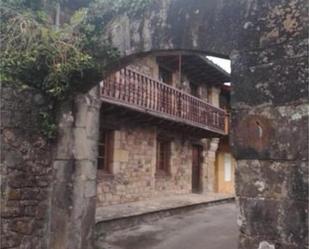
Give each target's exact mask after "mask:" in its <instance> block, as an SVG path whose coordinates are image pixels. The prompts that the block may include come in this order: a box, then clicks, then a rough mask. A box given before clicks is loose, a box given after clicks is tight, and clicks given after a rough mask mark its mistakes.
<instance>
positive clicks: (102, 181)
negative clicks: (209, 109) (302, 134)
mask: <svg viewBox="0 0 309 249" xmlns="http://www.w3.org/2000/svg"><path fill="white" fill-rule="evenodd" d="M129 67H130V68H132V69H134V70H136V71H138V72H141V73H143V74H146V75H148V76H150V77H152V78H154V79H158V75H159V65H158V64H157V62H156V57H155V56H147V57H143V58H140V59H137V60H135V61H134V63H132V64H130V66H129ZM172 76H173V82H172V85H173V86H174V87H176V88H178V89H181V90H182V91H185V92H187V93H189V94H191V85H190V80H189V79H188V78H187V76H186V75H183V76H182V81H180V79H179V73H178V71H177V70H176V71H174V72H173V75H172ZM219 93H220V89H219V88H215V87H209V86H207V82H205V84H199V85H198V90H197V97H199V98H200V99H202V100H204V101H207V102H209V103H211V104H213V105H215V106H219ZM102 120H103V121H102V122H103V123H104V122H108V123H109V125H111V124H112V123H113V122H114V123H115V124H116V123H117V124H122V125H121V127H120V128H118V129H117V130H115V131H114V145H113V146H114V149H113V151H114V153H113V160H112V167H111V168H112V172H111V174H106V173H105V174H104V173H102V171H101V172H100V171H98V184H97V186H98V187H97V193H98V194H97V200H98V202H97V203H98V204H97V205H98V206H106V205H114V204H120V203H126V202H133V201H139V200H144V199H148V198H151V197H159V196H165V195H167V194H184V193H190V192H192V144H193V143H194V144H196V143H198V144H199V145H201V146H202V147H203V151H202V160H201V166H200V167H201V168H200V184H199V185H200V192H207V191H211V192H213V191H214V189H215V180H216V175H215V155H216V154H215V152H216V149H217V147H218V142H219V140H218V139H217V140H216V139H215V140H213V141H210V140H209V139H203V140H198V139H192V138H190V137H189V136H188V135H186V136H184V135H183V134H177V133H173V134H171V132H170V131H167V133H168V134H167V136H168V137H169V139H170V140H171V156H170V170H169V174H166V175H156V143H157V136H158V134H159V133H160V134H161V133H163V134H164V131H162V130H160V129H158V128H157V127H150V126H148V127H147V126H142V125H140V124H133V123H130V122H129V121H128V120H126V121H125V122H122V121H121V120H120V119H119V118H116V117H110V116H109V117H105V118H104V117H103V118H102ZM103 125H104V124H103ZM111 126H113V125H111ZM118 126H119V125H118Z"/></svg>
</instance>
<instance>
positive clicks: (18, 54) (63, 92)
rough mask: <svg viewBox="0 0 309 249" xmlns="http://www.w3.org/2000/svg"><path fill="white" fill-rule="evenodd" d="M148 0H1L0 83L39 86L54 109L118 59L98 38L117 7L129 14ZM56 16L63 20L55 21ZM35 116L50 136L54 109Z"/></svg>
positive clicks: (113, 51) (116, 54) (52, 129)
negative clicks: (37, 116) (59, 22)
mask: <svg viewBox="0 0 309 249" xmlns="http://www.w3.org/2000/svg"><path fill="white" fill-rule="evenodd" d="M150 2H151V1H150V0H131V1H127V0H83V1H80V0H74V1H73V0H58V1H57V0H49V1H48V0H47V1H46V0H2V1H1V3H0V15H1V17H0V18H1V19H0V22H1V33H0V42H1V47H0V79H1V82H2V83H4V84H15V85H17V86H19V87H21V88H27V87H29V88H34V89H37V90H39V91H40V92H41V93H42V94H43V96H44V98H45V100H47V101H46V103H47V104H48V105H49V106H52V108H51V109H54V108H53V107H54V105H55V104H56V103H59V102H61V101H64V100H66V99H67V98H69V97H70V96H72V95H73V94H72V93H73V92H74V91H76V90H78V89H80V88H81V87H82V83H83V82H85V81H89V80H91V81H93V82H99V81H100V80H101V79H102V75H103V73H104V70H105V69H106V66H107V65H108V64H109V63H111V62H114V61H115V60H117V59H118V58H119V52H118V51H117V49H115V48H113V47H112V46H111V45H110V44H109V43H108V42H107V41H104V40H102V32H103V31H104V26H105V25H106V23H108V22H109V21H110V20H111V19H112V18H113V17H114V16H116V15H117V14H119V13H121V12H127V13H128V14H130V15H134V14H135V13H137V12H138V11H139V10H142V9H143V8H145V7H146V6H147V4H149V3H150ZM72 6H74V7H73V8H72ZM76 6H79V7H78V8H77V9H76ZM59 9H60V11H62V12H61V13H59ZM57 11H58V12H57ZM61 15H62V16H65V17H64V18H63V19H64V21H63V22H61V25H56V23H57V21H55V18H56V16H58V17H59V16H61ZM68 16H69V18H68ZM39 120H41V127H42V131H43V133H44V134H45V135H46V136H47V137H48V138H52V137H54V136H55V134H56V125H55V122H56V121H55V113H52V112H49V111H47V112H44V113H41V115H40V119H39Z"/></svg>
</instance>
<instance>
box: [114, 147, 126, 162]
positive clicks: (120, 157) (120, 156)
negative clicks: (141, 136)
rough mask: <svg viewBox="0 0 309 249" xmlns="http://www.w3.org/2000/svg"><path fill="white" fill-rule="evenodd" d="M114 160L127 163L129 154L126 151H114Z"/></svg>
mask: <svg viewBox="0 0 309 249" xmlns="http://www.w3.org/2000/svg"><path fill="white" fill-rule="evenodd" d="M114 160H115V161H119V162H128V160H129V152H128V151H126V150H115V151H114Z"/></svg>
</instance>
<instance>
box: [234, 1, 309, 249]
mask: <svg viewBox="0 0 309 249" xmlns="http://www.w3.org/2000/svg"><path fill="white" fill-rule="evenodd" d="M306 4H307V3H306V1H297V0H295V1H294V0H293V1H276V0H275V1H256V2H255V3H254V4H252V5H250V6H249V8H248V10H247V16H246V18H247V19H246V21H245V22H244V23H243V25H242V27H243V32H242V34H241V36H240V39H239V42H240V44H239V48H241V49H243V50H239V51H234V53H233V54H232V57H231V59H232V79H233V82H232V83H234V85H233V93H232V132H231V137H232V148H233V150H234V155H235V157H236V158H237V161H238V165H237V169H236V194H237V196H238V203H239V207H240V214H239V219H238V222H239V225H240V231H241V233H240V242H239V249H248V248H254V249H255V248H256V249H262V248H268V249H270V248H272V249H279V248H285V249H300V248H307V246H308V244H307V243H308V40H307V38H308V33H307V31H308V27H307V24H308V17H307V12H306V10H305V9H306ZM257 10H258V11H257ZM257 20H258V21H257ZM257 34H258V35H257ZM249 41H250V42H249Z"/></svg>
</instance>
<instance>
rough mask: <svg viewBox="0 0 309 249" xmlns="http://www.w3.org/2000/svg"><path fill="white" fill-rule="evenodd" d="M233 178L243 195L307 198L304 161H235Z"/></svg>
mask: <svg viewBox="0 0 309 249" xmlns="http://www.w3.org/2000/svg"><path fill="white" fill-rule="evenodd" d="M235 181H236V193H237V195H238V196H242V197H253V198H254V197H265V198H272V199H283V198H290V199H295V200H307V199H308V168H307V163H306V162H290V161H288V162H284V161H268V160H267V161H259V160H238V162H237V169H236V179H235Z"/></svg>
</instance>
